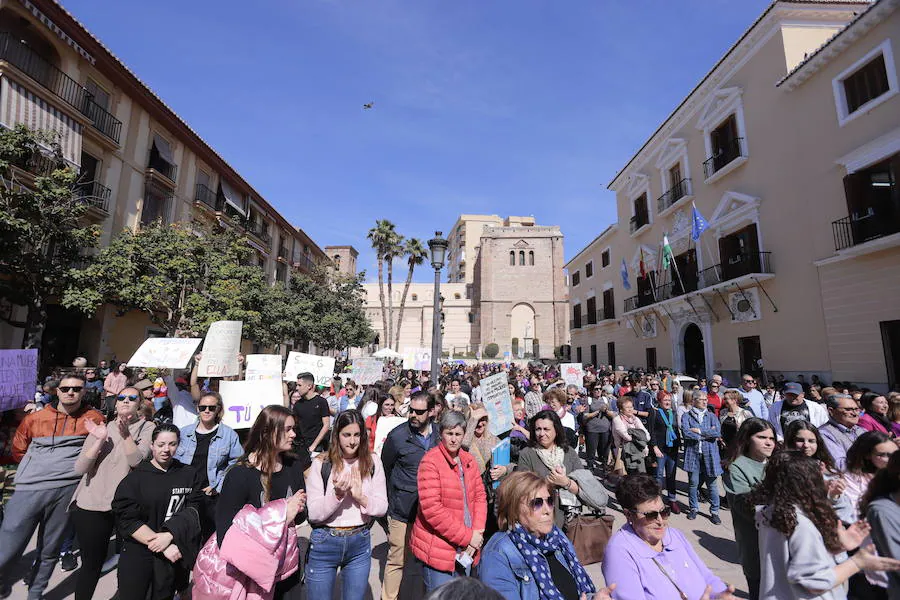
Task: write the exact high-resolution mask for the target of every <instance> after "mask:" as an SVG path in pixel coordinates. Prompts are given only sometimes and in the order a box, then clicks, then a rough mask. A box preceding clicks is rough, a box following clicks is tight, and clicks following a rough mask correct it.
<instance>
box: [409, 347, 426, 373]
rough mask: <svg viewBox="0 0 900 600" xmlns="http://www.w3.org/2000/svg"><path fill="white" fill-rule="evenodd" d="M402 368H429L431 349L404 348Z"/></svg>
mask: <svg viewBox="0 0 900 600" xmlns="http://www.w3.org/2000/svg"><path fill="white" fill-rule="evenodd" d="M403 368H404V369H412V370H414V371H428V370H430V369H431V350H430V349H429V348H404V349H403Z"/></svg>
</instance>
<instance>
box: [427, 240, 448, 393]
mask: <svg viewBox="0 0 900 600" xmlns="http://www.w3.org/2000/svg"><path fill="white" fill-rule="evenodd" d="M447 245H448V242H447V240H445V239H444V238H443V237H441V232H440V231H435V232H434V237H433V238H431V239H430V240H428V250H429V251H430V252H431V266H432V267H433V268H434V315H432V317H431V320H432V325H431V382H432V383H433V384H437V381H438V380H437V377H438V371H439V370H440V365H441V269H443V268H444V261H445V260H446V258H447Z"/></svg>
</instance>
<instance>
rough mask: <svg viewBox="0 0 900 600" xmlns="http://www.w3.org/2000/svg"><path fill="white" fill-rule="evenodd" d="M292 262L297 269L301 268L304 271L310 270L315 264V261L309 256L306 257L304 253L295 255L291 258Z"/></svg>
mask: <svg viewBox="0 0 900 600" xmlns="http://www.w3.org/2000/svg"><path fill="white" fill-rule="evenodd" d="M293 264H294V266H295V267H297V268H298V269H302V270H304V271H306V272H309V271H312V270H313V268H314V267H315V266H316V263H315V262H313V260H312V259H311V258H310V257H308V256H306V255H304V254H301V255H299V256H295V257H294V260H293Z"/></svg>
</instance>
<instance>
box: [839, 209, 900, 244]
mask: <svg viewBox="0 0 900 600" xmlns="http://www.w3.org/2000/svg"><path fill="white" fill-rule="evenodd" d="M831 233H832V235H833V236H834V250H835V252H840V251H841V250H846V249H847V248H851V247H853V246H858V245H859V244H864V243H866V242H870V241H872V240H877V239H879V238H883V237H886V236H889V235H893V234H895V233H900V219H898V218H896V217H893V218H892V217H891V215H879V214H878V213H876V212H874V211H872V212H870V213H869V214H867V215H866V216H864V217H862V218H860V219H853V218H851V217H849V216H847V217H844V218H843V219H838V220H837V221H834V222H833V223H832V224H831Z"/></svg>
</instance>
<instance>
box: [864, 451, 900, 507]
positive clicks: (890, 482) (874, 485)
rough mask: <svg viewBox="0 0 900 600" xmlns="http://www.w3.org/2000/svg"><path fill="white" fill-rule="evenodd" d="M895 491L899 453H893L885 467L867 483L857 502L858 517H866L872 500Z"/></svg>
mask: <svg viewBox="0 0 900 600" xmlns="http://www.w3.org/2000/svg"><path fill="white" fill-rule="evenodd" d="M897 490H900V452H894V453H893V454H892V455H891V460H889V461H888V464H887V467H885V468H883V469H881V470H880V471H878V472H877V473H875V477H873V478H872V481H871V482H869V488H868V489H867V490H866V493H865V494H863V497H862V498H860V500H859V514H860V517H862V518H865V517H866V513H867V512H868V510H869V504H871V503H872V502H873V501H874V500H877V499H879V498H885V497H887V496H890V495H891V494H893V493H894V492H896V491H897Z"/></svg>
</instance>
